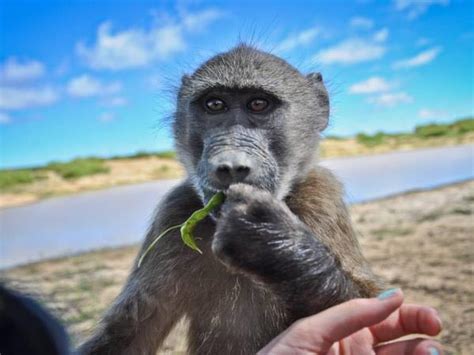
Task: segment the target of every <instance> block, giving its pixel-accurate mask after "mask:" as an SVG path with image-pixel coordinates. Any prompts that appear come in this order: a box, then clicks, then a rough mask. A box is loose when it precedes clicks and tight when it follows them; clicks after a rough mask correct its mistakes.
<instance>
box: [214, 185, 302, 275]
mask: <svg viewBox="0 0 474 355" xmlns="http://www.w3.org/2000/svg"><path fill="white" fill-rule="evenodd" d="M303 229H304V227H303V224H302V223H301V222H300V221H299V219H298V218H297V217H296V216H295V215H294V214H293V213H292V212H291V211H290V209H289V208H288V207H287V206H286V205H285V203H283V202H281V201H279V200H277V199H276V198H274V197H273V196H272V195H271V194H270V193H269V192H267V191H263V190H260V189H258V188H255V187H252V186H250V185H244V184H236V185H232V186H231V187H230V188H229V190H228V192H227V193H226V202H225V204H224V205H223V206H222V212H221V217H220V218H219V219H218V222H217V227H216V233H215V235H214V239H213V243H212V249H213V251H214V253H215V254H216V256H217V257H218V258H219V259H220V260H221V261H222V262H224V263H225V264H227V265H228V266H231V267H233V268H238V269H241V270H242V271H244V272H247V273H252V274H257V276H259V277H260V278H263V279H267V278H269V277H270V278H272V277H276V278H278V279H279V281H282V280H281V276H280V275H284V274H285V271H286V270H285V267H286V266H289V265H288V264H294V263H295V262H301V261H302V255H301V254H300V251H299V247H300V245H301V241H302V240H301V238H308V233H306V231H303ZM303 244H305V243H303ZM277 274H278V276H277ZM286 276H288V277H291V275H286Z"/></svg>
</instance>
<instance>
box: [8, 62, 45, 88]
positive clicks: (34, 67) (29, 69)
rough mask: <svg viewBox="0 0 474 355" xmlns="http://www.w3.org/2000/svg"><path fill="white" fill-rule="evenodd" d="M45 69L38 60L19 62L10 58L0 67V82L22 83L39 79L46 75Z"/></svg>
mask: <svg viewBox="0 0 474 355" xmlns="http://www.w3.org/2000/svg"><path fill="white" fill-rule="evenodd" d="M44 72H45V69H44V65H43V63H41V62H38V61H36V60H30V61H24V62H19V61H18V60H17V59H16V58H13V57H11V58H8V59H7V60H6V61H5V63H3V64H1V65H0V82H2V83H21V82H25V81H31V80H34V79H38V78H40V77H42V76H43V75H44Z"/></svg>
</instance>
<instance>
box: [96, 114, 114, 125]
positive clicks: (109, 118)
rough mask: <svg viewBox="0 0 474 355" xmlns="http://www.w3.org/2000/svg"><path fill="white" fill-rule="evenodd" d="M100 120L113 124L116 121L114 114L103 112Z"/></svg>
mask: <svg viewBox="0 0 474 355" xmlns="http://www.w3.org/2000/svg"><path fill="white" fill-rule="evenodd" d="M98 119H99V121H101V122H105V123H107V122H112V121H113V120H115V115H114V114H113V113H112V112H103V113H102V114H100V116H99V117H98Z"/></svg>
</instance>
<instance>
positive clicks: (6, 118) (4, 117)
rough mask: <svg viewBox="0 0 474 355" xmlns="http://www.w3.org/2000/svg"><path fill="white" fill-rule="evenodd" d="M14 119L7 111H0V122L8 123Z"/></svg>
mask: <svg viewBox="0 0 474 355" xmlns="http://www.w3.org/2000/svg"><path fill="white" fill-rule="evenodd" d="M11 121H12V118H11V116H10V115H8V114H6V113H5V112H0V124H8V123H10V122H11Z"/></svg>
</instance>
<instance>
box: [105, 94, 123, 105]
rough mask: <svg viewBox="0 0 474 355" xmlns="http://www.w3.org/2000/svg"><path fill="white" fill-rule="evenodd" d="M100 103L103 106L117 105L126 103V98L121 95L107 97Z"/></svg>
mask: <svg viewBox="0 0 474 355" xmlns="http://www.w3.org/2000/svg"><path fill="white" fill-rule="evenodd" d="M102 104H103V105H104V106H111V107H119V106H125V105H127V104H128V100H127V99H126V98H125V97H122V96H114V97H109V98H106V99H104V100H103V101H102Z"/></svg>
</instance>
